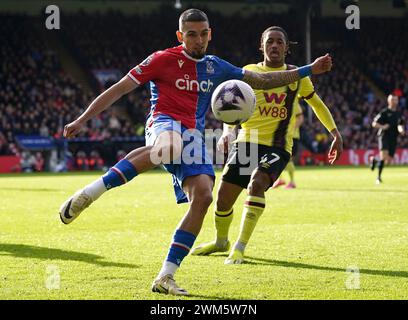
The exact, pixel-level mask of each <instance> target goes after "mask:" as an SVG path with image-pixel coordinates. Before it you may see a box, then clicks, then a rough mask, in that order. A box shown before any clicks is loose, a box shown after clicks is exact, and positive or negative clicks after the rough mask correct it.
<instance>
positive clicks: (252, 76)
mask: <svg viewBox="0 0 408 320" xmlns="http://www.w3.org/2000/svg"><path fill="white" fill-rule="evenodd" d="M331 67H332V60H331V57H330V55H329V54H326V55H325V56H322V57H319V58H317V59H316V60H315V61H314V62H313V63H312V64H310V65H308V66H305V67H301V68H297V69H294V70H287V71H272V72H253V71H248V70H245V74H244V77H243V78H242V81H244V82H246V83H248V84H249V85H250V86H251V87H252V88H253V89H271V88H276V87H282V86H285V85H288V84H289V83H292V82H295V81H298V80H299V79H301V78H304V77H307V76H310V75H311V74H321V73H325V72H327V71H330V69H331Z"/></svg>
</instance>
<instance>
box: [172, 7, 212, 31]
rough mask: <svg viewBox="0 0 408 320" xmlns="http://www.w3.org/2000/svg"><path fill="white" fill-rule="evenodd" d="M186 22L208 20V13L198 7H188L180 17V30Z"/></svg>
mask: <svg viewBox="0 0 408 320" xmlns="http://www.w3.org/2000/svg"><path fill="white" fill-rule="evenodd" d="M185 22H208V23H210V21H209V20H208V17H207V15H206V14H205V13H204V12H203V11H201V10H198V9H188V10H186V11H184V12H183V13H182V14H181V15H180V18H179V30H181V27H182V26H183V24H184V23H185Z"/></svg>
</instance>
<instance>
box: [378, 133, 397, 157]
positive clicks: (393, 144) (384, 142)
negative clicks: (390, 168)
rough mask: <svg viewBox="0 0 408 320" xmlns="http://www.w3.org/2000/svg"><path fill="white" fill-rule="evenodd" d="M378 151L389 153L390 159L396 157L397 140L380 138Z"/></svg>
mask: <svg viewBox="0 0 408 320" xmlns="http://www.w3.org/2000/svg"><path fill="white" fill-rule="evenodd" d="M378 149H380V151H382V150H385V151H388V154H389V155H390V157H394V154H395V150H396V149H397V138H392V137H391V138H390V137H385V136H381V137H379V138H378Z"/></svg>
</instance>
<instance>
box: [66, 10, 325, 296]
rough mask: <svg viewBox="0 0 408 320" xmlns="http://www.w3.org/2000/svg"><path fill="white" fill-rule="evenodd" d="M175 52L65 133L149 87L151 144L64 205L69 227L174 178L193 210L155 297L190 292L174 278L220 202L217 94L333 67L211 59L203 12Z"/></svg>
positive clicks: (187, 20) (108, 95)
mask: <svg viewBox="0 0 408 320" xmlns="http://www.w3.org/2000/svg"><path fill="white" fill-rule="evenodd" d="M176 34H177V39H178V41H179V42H180V43H181V45H180V46H178V47H175V48H170V49H166V50H163V51H157V52H155V53H153V54H152V55H150V56H149V57H148V58H146V59H145V60H144V61H143V62H141V63H140V64H139V65H137V66H136V67H134V68H133V69H132V70H130V71H129V73H128V74H127V75H126V76H125V77H123V78H122V79H121V80H120V81H119V82H118V83H116V84H114V85H113V86H112V87H110V88H109V89H108V90H106V91H105V92H103V93H102V94H101V95H99V96H98V97H97V98H96V99H95V100H94V101H93V102H92V103H91V105H90V106H89V107H88V108H87V109H86V110H85V112H84V113H83V114H82V115H81V116H79V117H78V119H76V120H75V121H73V122H71V123H69V124H67V125H66V126H65V128H64V136H65V137H66V138H70V137H73V136H75V135H76V134H78V133H79V132H80V130H81V128H82V127H83V126H84V124H85V123H86V122H87V121H88V120H90V119H91V118H92V117H94V116H96V115H97V114H99V113H100V112H102V111H103V110H105V109H107V108H108V107H109V106H111V105H112V104H113V103H114V102H115V101H117V100H118V99H119V98H121V97H122V96H123V95H125V94H127V93H129V92H130V91H132V90H134V89H135V88H137V87H138V86H141V85H143V84H145V83H147V82H150V89H151V110H150V114H149V116H148V119H147V123H146V146H144V147H141V148H138V149H135V150H133V151H131V152H130V153H129V154H128V155H126V157H125V158H124V159H123V160H121V161H119V162H118V163H117V164H116V165H114V166H113V167H112V168H110V170H109V171H108V172H107V173H106V174H105V175H104V176H102V177H101V178H99V179H97V180H96V181H94V182H93V183H91V184H89V185H88V186H86V187H85V188H83V189H81V190H79V191H77V192H76V193H75V194H74V195H73V196H72V197H70V198H69V199H68V200H67V201H66V202H64V203H63V204H62V206H61V208H60V212H59V214H60V218H61V220H62V222H63V223H65V224H68V223H71V222H72V221H73V220H74V219H75V218H77V217H78V215H79V214H80V213H81V212H82V211H83V210H84V209H85V208H87V207H88V206H89V205H90V204H91V203H92V202H93V201H95V200H96V199H98V198H99V197H100V196H101V195H102V194H103V193H104V192H106V191H107V190H109V189H111V188H114V187H117V186H120V185H122V184H124V183H126V182H129V181H130V180H131V179H133V178H134V177H136V176H137V175H138V174H141V173H143V172H145V171H148V170H150V169H152V168H154V167H156V166H158V165H163V166H164V167H165V169H166V170H167V171H168V172H170V173H171V174H172V175H173V184H174V190H175V194H176V198H177V202H178V203H181V202H188V203H189V209H188V211H187V213H186V214H185V215H184V217H183V218H182V220H181V222H180V223H179V225H178V227H177V230H176V231H175V233H174V236H173V240H172V243H171V246H170V249H169V252H168V255H167V258H166V259H165V261H164V263H163V267H162V269H161V271H160V272H159V275H158V276H157V278H156V279H155V280H154V282H153V286H152V290H153V291H154V292H160V293H166V294H174V295H187V291H186V290H184V289H182V288H180V287H179V286H178V285H177V284H176V283H175V281H174V279H173V276H174V273H175V272H176V270H177V269H178V267H179V266H180V263H181V262H182V260H183V258H184V257H185V256H186V255H187V254H188V253H189V251H190V249H191V247H192V246H193V243H194V241H195V239H196V237H197V235H198V233H199V232H200V229H201V225H202V223H203V220H204V216H205V214H206V212H207V210H208V207H209V205H210V204H211V202H212V189H213V186H214V177H215V175H214V171H213V167H212V163H211V159H209V157H208V155H207V153H206V149H205V145H204V139H203V131H204V116H205V113H206V111H207V109H208V106H209V104H210V100H211V95H212V92H213V91H214V89H215V88H216V87H217V86H218V85H219V84H220V83H221V82H224V81H226V80H229V79H239V80H242V81H245V82H247V83H248V84H249V85H251V86H252V87H253V88H254V89H261V88H273V87H280V86H283V85H287V84H289V83H292V82H294V81H297V80H299V79H300V78H303V77H306V76H310V75H311V74H320V73H324V72H327V71H329V70H330V69H331V66H332V61H331V57H330V56H329V55H325V56H323V57H320V58H318V59H316V60H315V62H314V63H313V64H311V65H307V66H304V67H301V68H297V69H294V70H290V71H281V72H262V73H258V72H253V71H249V70H243V69H242V68H238V67H235V66H233V65H231V64H230V63H228V62H226V61H224V60H222V59H220V58H218V57H216V56H213V55H206V50H207V46H208V42H209V41H210V40H211V29H210V26H209V21H208V18H207V15H206V14H205V13H204V12H202V11H200V10H197V9H189V10H186V11H185V12H183V13H182V14H181V16H180V19H179V30H178V31H177V33H176Z"/></svg>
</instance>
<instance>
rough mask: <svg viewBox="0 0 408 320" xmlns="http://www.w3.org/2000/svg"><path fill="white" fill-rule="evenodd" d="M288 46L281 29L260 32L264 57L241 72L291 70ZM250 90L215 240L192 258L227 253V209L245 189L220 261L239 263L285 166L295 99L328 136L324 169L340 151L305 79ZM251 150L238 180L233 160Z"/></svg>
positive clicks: (221, 193)
mask: <svg viewBox="0 0 408 320" xmlns="http://www.w3.org/2000/svg"><path fill="white" fill-rule="evenodd" d="M289 44H290V42H289V38H288V35H287V33H286V31H285V30H284V29H282V28H281V27H276V26H274V27H270V28H268V29H266V30H265V31H264V32H263V34H262V37H261V46H260V50H261V51H262V52H263V55H264V60H263V62H259V63H257V64H250V65H247V66H245V67H244V69H245V70H251V71H255V72H281V71H282V70H292V69H294V68H295V67H294V66H291V65H287V64H285V57H286V55H287V53H288V51H289ZM254 89H255V90H254V91H255V94H256V98H257V102H256V103H257V105H256V109H255V112H254V114H253V115H252V117H251V118H250V119H249V120H248V121H247V122H245V123H242V124H241V127H242V129H241V130H240V132H239V134H238V137H237V139H236V141H235V142H234V145H233V149H232V152H231V153H230V155H229V159H228V161H227V164H226V166H225V168H224V172H223V175H222V181H221V183H220V186H219V189H218V193H217V200H216V208H215V215H214V218H215V227H216V239H215V241H213V242H210V243H205V244H203V245H201V246H198V247H197V248H194V250H193V251H192V254H193V255H208V254H211V253H214V252H225V251H228V250H229V248H230V242H229V240H228V232H229V227H230V225H231V222H232V219H233V205H234V203H235V201H236V199H237V198H238V196H239V195H240V193H241V191H242V190H243V189H245V188H246V189H247V197H246V200H245V202H244V210H243V214H242V220H241V226H240V232H239V237H238V239H237V241H236V243H235V245H234V247H233V249H232V250H231V252H230V254H229V256H228V258H227V259H226V260H225V263H226V264H239V263H242V262H243V261H244V251H245V248H246V245H247V243H248V241H249V239H250V237H251V235H252V232H253V231H254V229H255V226H256V224H257V222H258V219H259V217H260V216H261V215H262V213H263V211H264V209H265V191H266V190H268V188H269V187H271V186H272V185H273V183H274V182H275V181H276V179H277V178H278V177H279V175H280V174H281V172H282V170H283V169H284V168H285V167H286V165H287V163H288V161H289V160H290V157H291V152H292V144H293V133H294V127H295V123H296V115H295V112H294V108H295V105H296V104H297V103H298V102H297V100H298V99H299V98H300V97H302V98H304V99H305V100H306V101H307V103H308V104H309V105H310V106H311V107H312V109H313V111H314V112H315V113H316V115H317V117H318V118H319V120H320V121H321V122H322V123H323V125H324V126H325V127H326V128H327V130H328V131H330V133H331V135H332V136H333V142H332V145H331V148H330V151H329V161H330V164H333V163H334V162H335V161H336V160H337V159H338V158H339V157H340V154H341V153H342V151H343V141H342V137H341V135H340V133H339V131H338V130H337V128H336V125H335V123H334V120H333V117H332V115H331V113H330V111H329V109H328V108H327V107H326V105H325V104H324V103H323V102H322V100H321V99H320V97H319V96H318V95H317V94H316V93H315V91H314V88H313V84H312V82H311V80H310V78H308V77H306V78H303V79H301V80H299V81H294V82H292V83H291V84H289V85H287V86H281V87H279V88H274V89H269V90H265V89H261V90H259V89H257V88H254ZM254 130H255V131H256V132H257V134H256V135H255V136H253V135H251V131H254ZM231 139H233V128H231V127H229V126H226V125H224V133H223V136H222V137H221V138H220V140H219V142H218V147H219V148H220V149H222V148H223V146H225V145H226V144H227V143H226V142H228V141H230V140H231ZM251 144H252V145H253V144H256V145H257V147H258V159H257V161H256V162H255V167H254V168H253V171H252V173H251V174H249V175H241V173H242V171H241V169H243V168H244V167H245V166H246V164H242V163H240V162H239V159H245V157H243V156H242V154H241V155H240V153H242V152H246V150H248V149H249V150H250V149H251V148H250V145H251ZM251 169H252V168H251Z"/></svg>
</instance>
